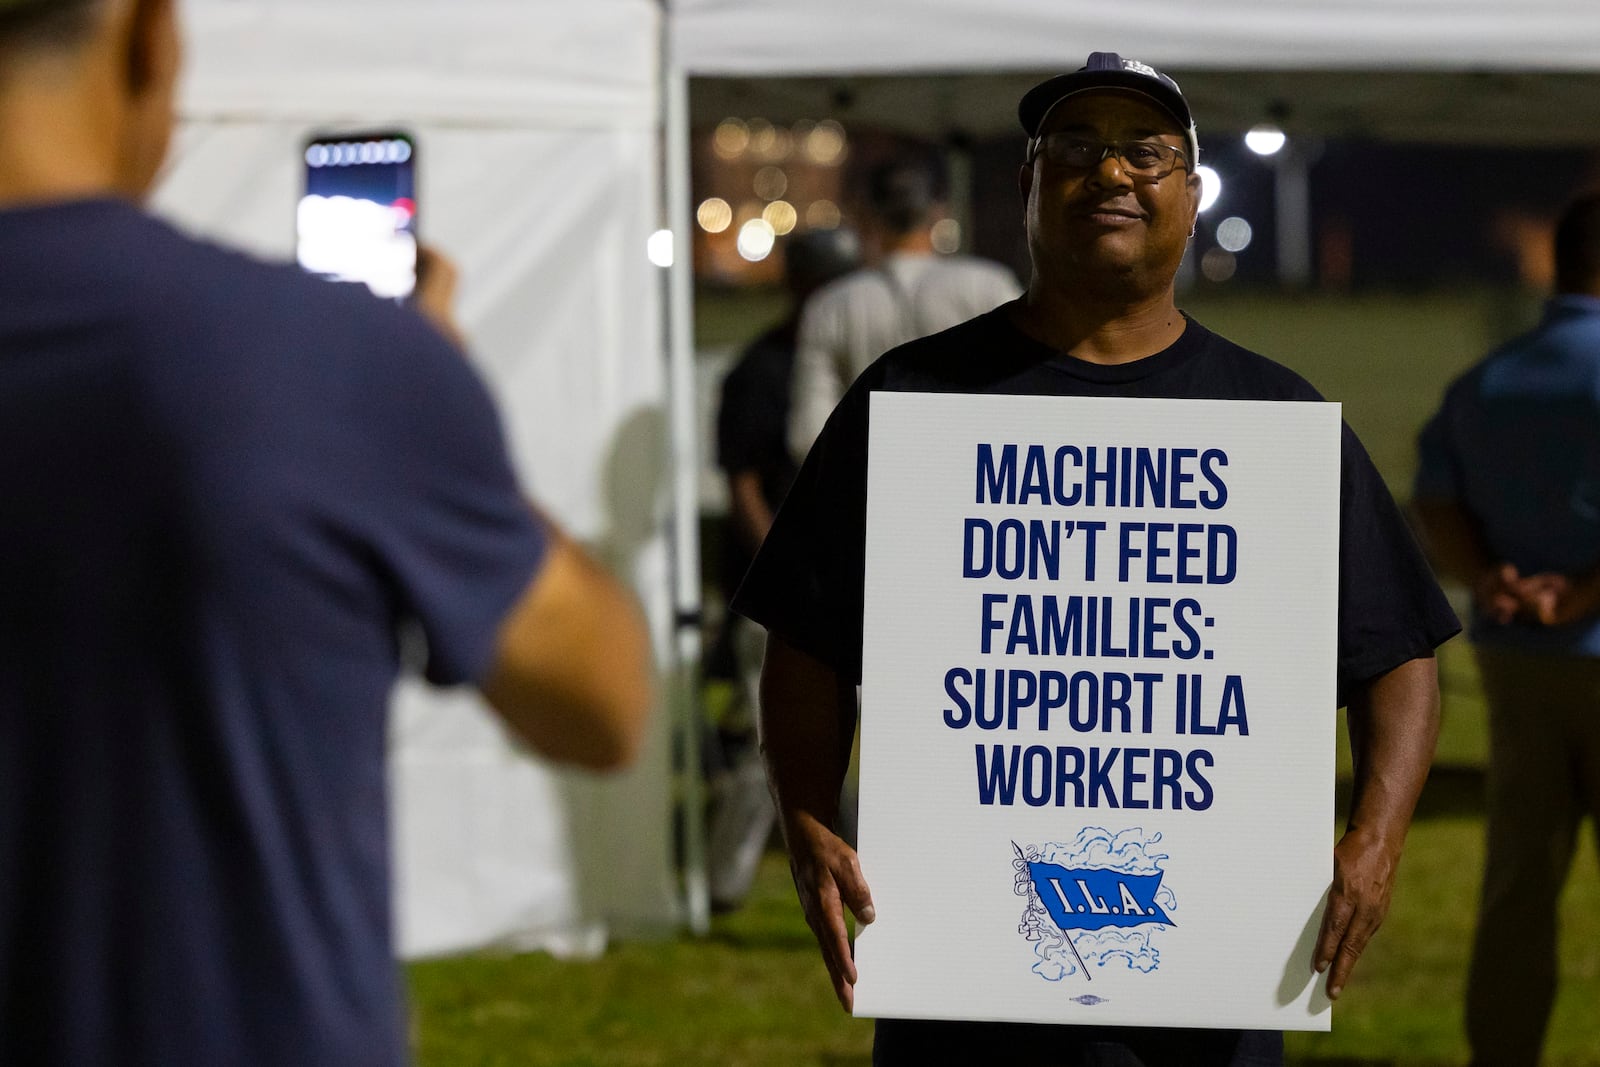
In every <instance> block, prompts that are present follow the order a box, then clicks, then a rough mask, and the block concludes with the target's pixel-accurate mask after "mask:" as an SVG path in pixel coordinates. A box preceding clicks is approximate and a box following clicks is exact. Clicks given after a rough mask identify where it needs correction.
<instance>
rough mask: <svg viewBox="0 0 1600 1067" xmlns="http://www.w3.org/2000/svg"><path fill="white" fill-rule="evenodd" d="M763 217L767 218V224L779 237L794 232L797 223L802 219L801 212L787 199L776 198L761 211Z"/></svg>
mask: <svg viewBox="0 0 1600 1067" xmlns="http://www.w3.org/2000/svg"><path fill="white" fill-rule="evenodd" d="M761 217H762V218H764V219H766V220H767V225H768V226H771V227H772V232H773V233H775V234H777V235H778V236H779V237H782V236H783V235H784V234H786V233H791V232H793V230H794V227H795V223H797V222H799V221H800V213H799V212H798V211H796V210H795V209H794V205H793V204H791V203H789V201H787V200H774V201H773V202H772V203H770V204H768V205H767V206H766V209H765V210H763V211H762V212H761Z"/></svg>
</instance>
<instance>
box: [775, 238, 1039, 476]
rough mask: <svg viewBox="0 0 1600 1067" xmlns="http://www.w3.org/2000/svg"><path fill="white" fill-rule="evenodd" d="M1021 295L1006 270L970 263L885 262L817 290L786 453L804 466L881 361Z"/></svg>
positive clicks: (800, 345)
mask: <svg viewBox="0 0 1600 1067" xmlns="http://www.w3.org/2000/svg"><path fill="white" fill-rule="evenodd" d="M1021 293H1022V286H1021V285H1020V284H1018V282H1017V279H1016V278H1015V277H1014V276H1013V275H1012V273H1011V272H1010V271H1009V270H1007V269H1006V268H1005V267H1002V266H1001V265H1000V264H998V263H991V262H990V261H988V260H985V259H977V258H975V257H973V256H938V255H906V254H896V255H891V256H889V257H888V258H887V259H886V260H884V262H883V263H881V264H879V265H878V266H876V267H871V268H868V269H864V270H858V271H854V272H852V273H850V274H848V275H846V276H845V277H843V278H840V279H839V280H838V281H835V282H833V283H831V284H829V285H826V286H824V287H823V288H821V289H819V290H817V292H816V293H814V294H813V295H812V296H811V298H810V299H809V300H807V301H806V306H805V310H804V311H803V312H802V313H801V316H800V333H799V340H798V342H797V345H796V349H795V361H794V379H793V386H792V389H791V393H790V396H791V401H790V408H789V449H790V451H791V452H793V453H794V456H795V459H796V461H800V460H803V459H804V458H805V454H806V453H807V452H808V451H810V449H811V443H812V442H813V441H815V440H816V439H817V435H818V434H819V433H821V432H822V425H823V423H825V422H827V421H828V416H829V414H831V413H832V412H833V409H834V407H835V405H837V404H838V403H839V398H840V397H842V396H844V391H845V390H846V389H847V388H849V386H850V383H851V382H853V381H855V380H856V377H857V376H858V375H859V374H860V373H861V372H862V371H864V370H866V369H867V367H868V366H869V365H870V364H871V363H872V361H873V360H875V359H877V358H878V357H879V356H881V355H883V353H885V352H887V351H889V349H891V348H895V347H897V346H899V345H903V344H905V343H906V342H907V341H914V340H916V339H917V338H919V337H926V336H927V335H929V334H932V333H938V332H939V331H941V330H947V329H949V328H950V327H952V326H954V325H956V324H957V323H960V322H965V321H966V320H968V319H970V318H973V317H975V316H977V315H981V314H983V313H984V312H986V311H991V310H993V309H994V308H996V307H999V306H1000V305H1001V304H1003V303H1005V302H1006V301H1008V300H1014V299H1016V298H1017V296H1019V295H1020V294H1021Z"/></svg>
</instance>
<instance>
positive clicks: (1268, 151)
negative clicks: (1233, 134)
mask: <svg viewBox="0 0 1600 1067" xmlns="http://www.w3.org/2000/svg"><path fill="white" fill-rule="evenodd" d="M1288 141H1289V138H1288V137H1287V136H1285V135H1284V132H1283V131H1282V130H1280V129H1278V127H1276V126H1273V125H1271V124H1266V125H1261V126H1255V127H1252V128H1251V130H1250V132H1249V133H1247V134H1245V135H1244V146H1245V147H1246V148H1248V149H1250V151H1252V152H1254V153H1255V154H1256V155H1258V156H1273V155H1277V154H1278V152H1279V151H1280V150H1282V148H1283V146H1284V145H1285V144H1287V143H1288Z"/></svg>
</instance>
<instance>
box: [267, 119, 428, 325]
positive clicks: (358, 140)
mask: <svg viewBox="0 0 1600 1067" xmlns="http://www.w3.org/2000/svg"><path fill="white" fill-rule="evenodd" d="M416 159H417V151H416V144H415V142H414V141H413V140H412V139H411V137H410V136H409V135H407V134H404V133H399V132H389V133H370V134H355V135H349V136H339V137H316V138H313V139H312V140H310V141H308V142H307V143H306V149H305V164H306V168H305V175H306V178H305V195H304V196H302V197H301V198H300V206H299V210H298V212H297V225H296V232H297V249H298V251H297V258H298V259H299V261H300V265H301V266H302V267H304V268H305V269H306V270H308V271H311V272H312V273H313V274H320V275H322V276H323V277H325V278H329V279H331V280H333V281H339V282H360V283H363V284H365V285H366V286H367V288H369V289H371V290H372V292H373V293H374V294H375V295H377V296H380V297H384V298H385V299H389V300H403V299H405V298H406V297H408V296H410V295H411V291H412V290H413V289H415V288H416V284H417V200H416V194H417V190H416Z"/></svg>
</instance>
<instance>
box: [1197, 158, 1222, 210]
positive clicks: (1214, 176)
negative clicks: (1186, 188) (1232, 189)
mask: <svg viewBox="0 0 1600 1067" xmlns="http://www.w3.org/2000/svg"><path fill="white" fill-rule="evenodd" d="M1194 172H1195V173H1196V174H1197V175H1199V176H1200V210H1201V211H1205V210H1207V209H1208V208H1210V207H1211V205H1212V204H1215V203H1216V202H1217V197H1219V196H1221V195H1222V175H1220V174H1218V173H1217V172H1216V171H1214V170H1212V169H1211V168H1210V167H1205V166H1200V167H1196V168H1194Z"/></svg>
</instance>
